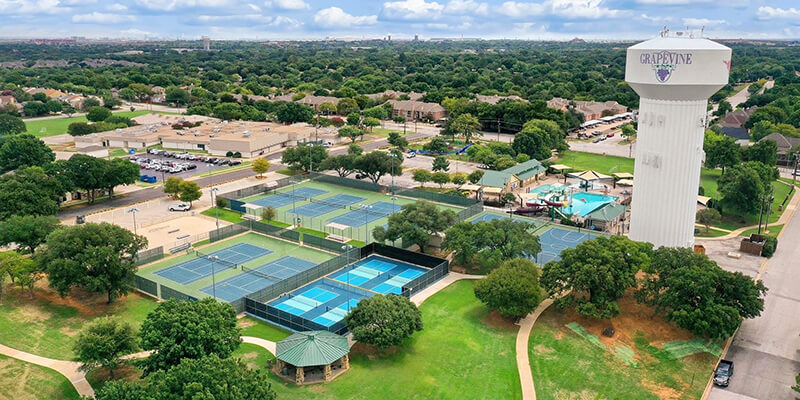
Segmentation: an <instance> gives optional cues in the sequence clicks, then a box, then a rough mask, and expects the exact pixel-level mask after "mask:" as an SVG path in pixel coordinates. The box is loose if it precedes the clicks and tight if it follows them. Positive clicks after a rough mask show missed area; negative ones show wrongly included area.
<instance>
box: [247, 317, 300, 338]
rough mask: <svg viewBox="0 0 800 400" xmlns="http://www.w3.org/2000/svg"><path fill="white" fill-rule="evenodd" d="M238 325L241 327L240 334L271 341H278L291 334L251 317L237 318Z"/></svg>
mask: <svg viewBox="0 0 800 400" xmlns="http://www.w3.org/2000/svg"><path fill="white" fill-rule="evenodd" d="M239 327H240V328H242V336H253V337H257V338H261V339H265V340H271V341H273V342H277V341H280V340H282V339H285V338H286V337H288V336H289V335H291V332H289V331H286V330H283V329H281V328H278V327H277V326H275V325H272V324H270V323H267V322H264V321H262V320H260V319H258V318H253V317H244V318H241V319H239Z"/></svg>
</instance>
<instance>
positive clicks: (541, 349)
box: [533, 344, 556, 354]
mask: <svg viewBox="0 0 800 400" xmlns="http://www.w3.org/2000/svg"><path fill="white" fill-rule="evenodd" d="M533 351H535V352H537V353H539V354H550V353H555V352H556V351H555V350H553V349H551V348H549V347H547V346H545V345H543V344H537V345H536V346H534V347H533Z"/></svg>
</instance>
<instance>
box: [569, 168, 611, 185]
mask: <svg viewBox="0 0 800 400" xmlns="http://www.w3.org/2000/svg"><path fill="white" fill-rule="evenodd" d="M567 175H569V176H571V177H573V178H578V179H580V180H582V181H584V182H586V183H587V185H586V186H587V187H588V186H589V185H588V183H589V182H593V181H598V180H601V179H611V177H610V176H608V175H603V174H601V173H599V172H597V171H594V170H591V169H590V170H586V171H581V172H575V173H569V174H567Z"/></svg>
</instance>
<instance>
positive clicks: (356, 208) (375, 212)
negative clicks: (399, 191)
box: [350, 205, 394, 217]
mask: <svg viewBox="0 0 800 400" xmlns="http://www.w3.org/2000/svg"><path fill="white" fill-rule="evenodd" d="M350 209H351V210H353V211H360V212H363V213H365V214H372V215H379V216H381V217H385V216H387V215H392V214H394V211H391V210H381V209H380V208H367V207H359V206H357V205H356V206H350Z"/></svg>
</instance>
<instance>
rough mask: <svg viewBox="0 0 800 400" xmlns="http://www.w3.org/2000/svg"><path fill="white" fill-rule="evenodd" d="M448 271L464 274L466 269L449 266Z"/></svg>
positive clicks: (458, 266)
mask: <svg viewBox="0 0 800 400" xmlns="http://www.w3.org/2000/svg"><path fill="white" fill-rule="evenodd" d="M450 271H453V272H458V273H459V274H466V273H467V269H466V268H464V267H462V266H460V265H450Z"/></svg>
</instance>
